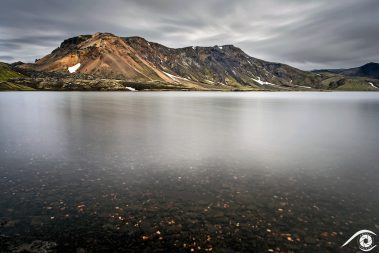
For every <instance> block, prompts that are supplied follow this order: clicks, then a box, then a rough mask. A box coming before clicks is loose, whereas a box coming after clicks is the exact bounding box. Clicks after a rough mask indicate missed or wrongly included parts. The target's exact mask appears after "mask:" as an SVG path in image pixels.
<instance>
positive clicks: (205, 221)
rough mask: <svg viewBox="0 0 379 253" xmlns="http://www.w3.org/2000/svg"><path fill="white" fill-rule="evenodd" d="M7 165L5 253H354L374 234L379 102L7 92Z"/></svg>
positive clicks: (2, 167) (0, 147)
mask: <svg viewBox="0 0 379 253" xmlns="http://www.w3.org/2000/svg"><path fill="white" fill-rule="evenodd" d="M0 161H1V162H0V222H1V224H0V232H1V233H0V234H2V235H3V237H2V239H1V240H2V241H3V242H4V244H3V246H2V247H3V250H4V249H15V248H17V247H18V245H21V244H22V243H30V242H32V241H35V240H37V239H38V240H42V241H49V242H54V243H56V244H57V246H56V248H55V250H57V251H58V252H75V251H77V252H78V251H80V252H109V251H115V252H116V251H118V252H119V251H128V252H130V251H135V252H143V251H146V252H152V251H157V252H167V251H174V252H191V251H201V252H202V251H207V252H209V251H215V252H236V251H240V252H275V251H278V252H279V251H285V252H287V251H291V250H292V251H307V252H337V251H341V252H349V251H353V252H354V251H355V250H356V246H357V245H356V243H355V241H354V242H353V243H352V244H351V245H349V246H348V247H347V248H343V249H341V248H340V246H341V244H343V243H344V242H345V241H346V240H347V239H348V238H349V237H350V236H351V235H353V234H354V233H355V232H356V231H358V230H360V229H370V230H372V231H374V232H379V198H378V196H379V93H367V92H366V93H359V92H351V93H348V92H346V93H339V92H333V93H329V92H320V93H319V92H309V93H305V92H294V93H285V92H280V93H279V92H278V93H273V92H268V93H265V92H259V93H250V92H248V93H222V92H218V93H217V92H136V93H132V92H129V93H127V92H6V93H5V92H4V93H0ZM4 245H5V246H4ZM12 247H13V248H12Z"/></svg>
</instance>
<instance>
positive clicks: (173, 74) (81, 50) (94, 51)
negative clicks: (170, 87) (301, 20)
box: [19, 33, 330, 89]
mask: <svg viewBox="0 0 379 253" xmlns="http://www.w3.org/2000/svg"><path fill="white" fill-rule="evenodd" d="M19 67H20V68H23V69H29V70H34V71H43V72H62V73H66V74H69V73H70V72H72V74H88V75H91V76H96V77H99V78H107V79H121V80H125V81H130V82H138V83H143V82H160V83H168V84H176V85H181V86H182V87H186V88H195V89H197V88H198V89H203V88H207V89H217V88H226V87H228V88H237V89H240V88H243V87H249V88H257V89H261V88H264V89H287V88H288V89H291V88H300V89H301V88H325V86H327V85H329V83H325V82H324V83H323V81H324V80H325V79H328V78H330V75H326V74H318V73H312V72H308V71H302V70H299V69H296V68H293V67H291V66H288V65H285V64H280V63H271V62H266V61H263V60H259V59H256V58H253V57H251V56H249V55H247V54H246V53H244V52H243V51H242V50H241V49H239V48H237V47H235V46H233V45H225V46H214V47H185V48H178V49H174V48H168V47H165V46H163V45H160V44H158V43H153V42H149V41H146V40H145V39H143V38H140V37H126V38H124V37H118V36H115V35H113V34H110V33H96V34H94V35H81V36H77V37H74V38H70V39H67V40H65V41H63V43H62V44H61V45H60V47H58V48H57V49H55V50H54V51H53V52H51V54H49V55H47V56H45V57H43V58H42V59H40V60H38V61H36V62H35V63H33V64H24V65H21V66H19Z"/></svg>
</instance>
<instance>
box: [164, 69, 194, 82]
mask: <svg viewBox="0 0 379 253" xmlns="http://www.w3.org/2000/svg"><path fill="white" fill-rule="evenodd" d="M163 73H165V75H166V76H168V77H170V78H171V79H172V80H174V81H178V80H177V79H180V80H186V81H189V80H188V79H187V78H184V77H181V76H175V75H172V74H170V73H167V72H164V71H163Z"/></svg>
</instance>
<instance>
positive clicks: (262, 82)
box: [251, 76, 275, 85]
mask: <svg viewBox="0 0 379 253" xmlns="http://www.w3.org/2000/svg"><path fill="white" fill-rule="evenodd" d="M251 79H253V80H254V81H255V82H257V83H259V84H260V85H264V84H267V85H275V84H273V83H269V82H265V81H262V80H261V78H260V77H259V76H258V79H254V78H251Z"/></svg>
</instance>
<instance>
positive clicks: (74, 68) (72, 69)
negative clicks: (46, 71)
mask: <svg viewBox="0 0 379 253" xmlns="http://www.w3.org/2000/svg"><path fill="white" fill-rule="evenodd" d="M78 68H80V62H79V63H77V64H75V65H74V66H71V67H68V68H67V69H68V72H70V73H75V72H76V71H77V70H78Z"/></svg>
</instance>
